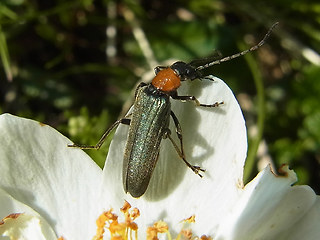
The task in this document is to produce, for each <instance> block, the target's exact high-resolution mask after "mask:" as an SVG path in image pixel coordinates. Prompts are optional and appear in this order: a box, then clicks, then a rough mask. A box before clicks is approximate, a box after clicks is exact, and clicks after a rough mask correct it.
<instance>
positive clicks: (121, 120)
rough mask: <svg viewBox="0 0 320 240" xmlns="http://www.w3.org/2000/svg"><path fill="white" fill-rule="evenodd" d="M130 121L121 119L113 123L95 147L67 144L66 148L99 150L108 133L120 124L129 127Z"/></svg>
mask: <svg viewBox="0 0 320 240" xmlns="http://www.w3.org/2000/svg"><path fill="white" fill-rule="evenodd" d="M130 115H131V114H129V115H128V116H127V117H129V116H130ZM130 122H131V119H128V118H122V119H119V120H117V121H116V122H114V123H113V124H112V125H111V126H110V127H109V128H108V129H107V131H105V133H104V134H103V135H102V137H101V138H100V140H99V141H98V143H97V144H96V145H83V144H75V143H74V144H68V147H72V148H80V149H96V150H98V149H100V147H101V146H102V144H103V143H104V142H105V140H106V138H107V136H108V135H109V134H110V132H111V131H112V130H113V129H114V128H116V127H117V126H118V125H119V124H120V123H122V124H126V125H130Z"/></svg>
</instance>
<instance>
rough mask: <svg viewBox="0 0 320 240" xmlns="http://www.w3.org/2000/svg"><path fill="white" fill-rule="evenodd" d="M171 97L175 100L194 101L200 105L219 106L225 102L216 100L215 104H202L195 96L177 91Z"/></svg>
mask: <svg viewBox="0 0 320 240" xmlns="http://www.w3.org/2000/svg"><path fill="white" fill-rule="evenodd" d="M171 97H172V98H173V99H175V100H180V101H193V102H194V103H195V105H196V106H198V107H219V105H221V104H224V102H223V101H222V102H215V103H213V104H202V103H200V102H199V100H198V99H197V98H196V97H195V96H178V94H177V93H175V94H172V95H171Z"/></svg>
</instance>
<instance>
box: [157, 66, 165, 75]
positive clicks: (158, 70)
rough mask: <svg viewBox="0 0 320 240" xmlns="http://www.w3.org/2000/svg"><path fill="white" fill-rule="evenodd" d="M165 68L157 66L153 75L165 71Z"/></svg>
mask: <svg viewBox="0 0 320 240" xmlns="http://www.w3.org/2000/svg"><path fill="white" fill-rule="evenodd" d="M165 68H167V67H165V66H157V67H155V68H154V73H155V74H156V75H157V74H158V73H159V72H160V71H161V70H163V69H165Z"/></svg>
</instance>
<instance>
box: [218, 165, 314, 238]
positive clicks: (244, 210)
mask: <svg viewBox="0 0 320 240" xmlns="http://www.w3.org/2000/svg"><path fill="white" fill-rule="evenodd" d="M282 170H283V171H284V172H285V176H275V175H274V174H273V173H272V172H271V170H270V167H269V166H268V167H267V168H265V169H264V170H263V171H262V172H260V173H259V174H258V175H257V177H256V178H255V179H254V180H252V181H251V182H250V183H249V184H247V185H246V187H245V189H244V192H243V194H242V196H241V198H240V199H239V200H238V201H237V203H236V204H235V205H234V209H233V211H232V212H231V213H230V215H229V216H227V217H226V218H225V219H223V221H222V223H221V228H220V229H219V232H218V235H217V236H216V239H237V240H239V239H240V240H241V239H246V240H250V239H261V240H264V239H266V240H267V239H270V240H272V239H281V238H279V236H280V235H283V234H284V233H287V232H288V230H289V229H290V228H291V227H292V226H293V225H294V224H295V223H297V222H298V221H299V220H300V219H301V218H302V217H303V216H304V214H306V212H307V211H309V209H310V208H311V207H312V205H313V204H314V203H315V200H316V195H315V193H314V192H313V190H312V189H311V188H310V187H308V186H293V187H292V186H291V185H292V184H293V183H294V182H296V175H295V173H294V172H293V171H292V170H289V169H288V168H287V167H286V166H284V167H283V169H282ZM285 239H291V238H285ZM303 239H304V238H303Z"/></svg>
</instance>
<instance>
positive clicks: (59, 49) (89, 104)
mask: <svg viewBox="0 0 320 240" xmlns="http://www.w3.org/2000/svg"><path fill="white" fill-rule="evenodd" d="M319 13H320V3H319V2H318V1H316V0H309V1H304V0H296V1H289V0H283V1H275V0H271V1H249V0H245V1H235V0H227V1H221V0H220V1H219V0H189V1H179V0H173V1H171V0H170V1H168V0H162V1H160V0H148V1H146V0H145V1H142V0H141V1H138V0H124V1H111V0H104V1H92V0H81V1H79V0H72V1H63V0H55V1H54V0H47V1H39V0H29V1H27V0H4V1H1V3H0V57H1V66H2V67H1V68H0V81H1V87H0V110H1V112H10V113H12V114H16V115H19V116H24V117H28V118H32V119H36V120H39V121H42V122H45V123H47V124H49V125H51V126H53V127H55V128H57V129H58V130H60V131H62V132H63V133H64V134H65V135H67V136H69V137H70V138H71V139H72V140H73V141H74V142H79V143H86V144H95V143H96V142H97V140H98V139H99V138H100V136H101V135H102V133H103V132H104V130H105V129H106V128H107V127H108V126H110V125H111V124H112V123H113V122H114V121H115V120H116V119H117V118H118V117H119V114H120V112H121V111H122V110H121V108H122V106H123V104H124V102H125V101H126V100H127V99H130V96H131V95H130V94H131V91H132V90H133V89H134V86H135V84H136V82H137V81H139V80H140V79H141V76H142V74H143V73H144V72H146V71H148V70H150V67H149V65H148V63H150V62H152V61H154V62H156V61H159V62H160V63H161V62H162V61H165V60H168V59H180V60H182V61H190V60H192V59H196V58H201V57H206V56H209V55H212V54H214V50H218V51H219V52H220V53H221V54H222V55H223V56H227V55H230V54H233V53H236V52H239V51H240V50H243V49H244V48H247V47H248V46H252V45H254V44H255V43H257V42H258V41H259V40H260V39H261V38H262V37H263V35H264V34H265V33H266V31H267V29H268V28H269V27H270V26H271V24H272V23H274V22H276V21H279V22H280V25H279V26H278V28H277V29H276V30H275V31H274V33H273V34H272V36H271V38H270V39H269V40H268V43H267V44H266V45H265V46H264V47H263V48H261V49H259V50H258V51H257V52H255V53H251V54H250V57H244V58H240V59H236V60H233V61H230V62H228V63H224V64H221V65H219V66H214V67H212V68H210V69H207V72H208V73H211V74H214V75H216V76H218V77H220V78H222V79H224V80H225V81H226V82H227V83H228V84H229V85H230V86H231V88H232V89H233V90H234V92H235V94H236V95H237V96H239V100H240V103H241V104H242V105H243V110H244V114H245V117H246V120H247V125H248V128H249V129H250V128H251V127H252V126H257V127H258V130H260V132H261V135H259V134H258V135H250V136H249V143H250V147H249V156H250V157H249V160H248V161H255V160H257V157H256V151H257V146H258V145H259V144H258V143H259V141H260V140H261V138H263V139H264V140H265V141H266V143H267V146H268V149H267V150H266V152H265V153H264V154H266V155H268V156H271V158H272V160H273V161H274V162H275V165H276V167H279V166H280V165H281V164H283V163H288V164H289V165H290V166H291V167H292V168H294V169H295V170H296V172H297V173H298V176H299V179H300V183H307V184H310V185H311V186H312V187H313V188H314V189H315V190H316V191H317V192H318V193H319V192H320V184H319V183H320V152H319V149H320V146H319V144H320V110H319V107H318V106H319V103H320V100H319V96H320V81H319V75H320V69H319V65H320V60H319V59H320V57H319V50H320V44H319V43H320V18H319V16H320V14H319ZM137 29H138V30H140V31H141V32H142V33H144V34H145V37H146V38H145V39H144V38H143V35H142V37H141V34H140V35H139V34H137ZM139 36H140V37H139ZM144 40H147V42H148V43H149V44H150V49H148V48H149V45H145V44H143V41H144ZM139 44H140V45H139ZM141 45H142V49H141V48H140V46H141ZM144 50H151V53H152V54H151V55H148V54H146V52H145V51H144ZM153 56H155V57H153ZM240 96H242V97H243V96H245V98H244V99H246V101H247V102H243V101H242V100H241V99H242V97H240ZM248 103H249V106H251V107H249V108H247V107H245V106H247V105H248ZM257 123H258V124H257ZM258 132H259V131H258ZM110 139H111V138H109V141H110ZM106 151H107V147H104V148H103V149H102V150H100V151H98V152H96V151H90V152H88V153H89V154H90V155H91V156H92V157H93V158H94V159H95V160H96V161H97V162H98V163H99V164H100V166H103V162H104V159H105V156H106ZM248 165H249V164H248ZM252 166H255V168H256V163H255V162H253V165H252ZM255 168H254V169H253V170H252V171H251V170H248V172H247V173H246V175H247V176H254V174H255V173H256V169H255Z"/></svg>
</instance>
